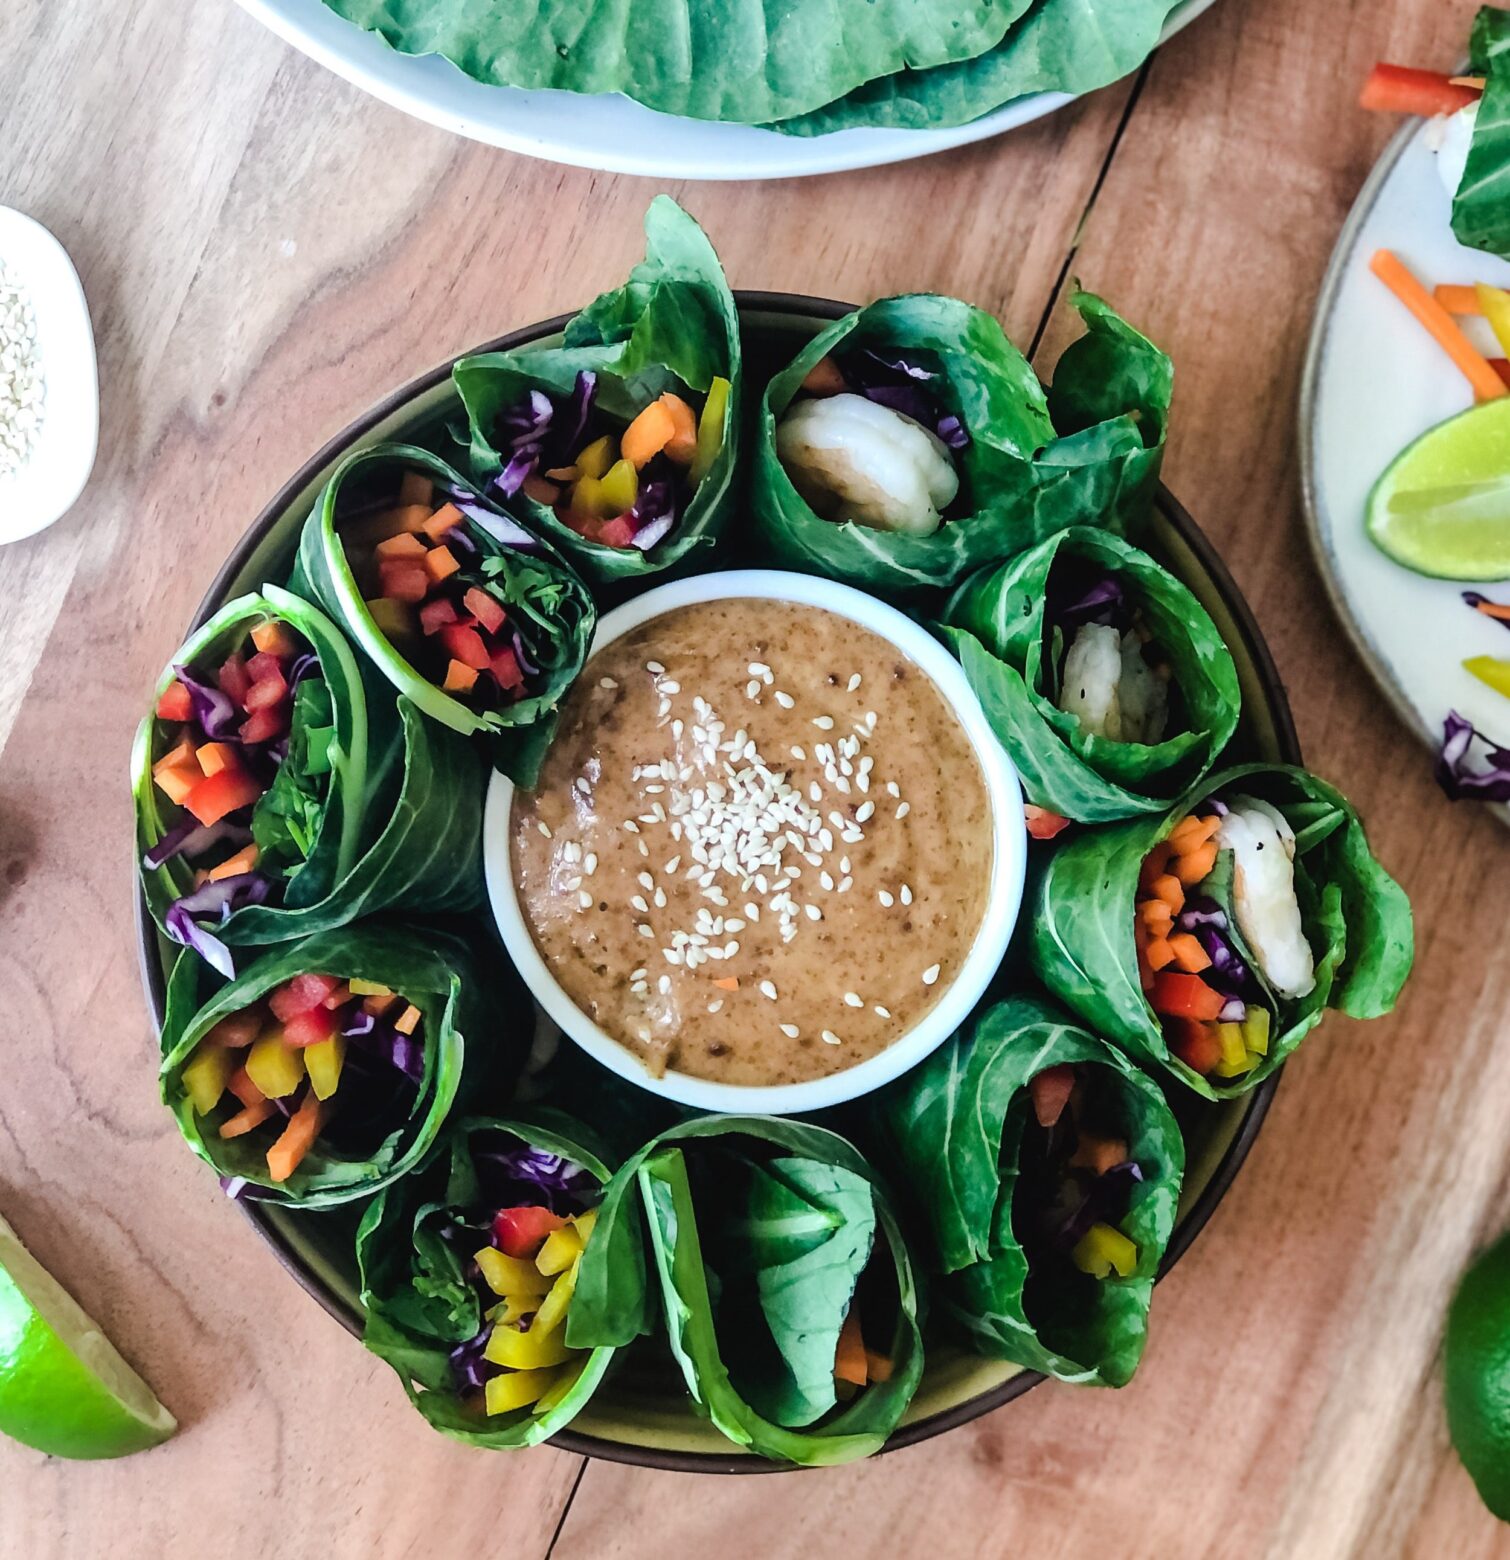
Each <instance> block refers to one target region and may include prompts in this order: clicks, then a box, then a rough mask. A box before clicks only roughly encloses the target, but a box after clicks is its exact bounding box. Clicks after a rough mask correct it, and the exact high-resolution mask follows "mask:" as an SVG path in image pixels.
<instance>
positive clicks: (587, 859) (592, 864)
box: [582, 850, 598, 877]
mask: <svg viewBox="0 0 1510 1560" xmlns="http://www.w3.org/2000/svg"><path fill="white" fill-rule="evenodd" d="M597 870H598V853H597V852H596V851H595V850H590V851H588V853H587V854H586V855H585V856H584V857H583V858H582V876H583V877H591V876H592V875H593V873H594V872H596V871H597Z"/></svg>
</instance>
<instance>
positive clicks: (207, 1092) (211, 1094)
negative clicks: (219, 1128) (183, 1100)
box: [179, 1045, 236, 1116]
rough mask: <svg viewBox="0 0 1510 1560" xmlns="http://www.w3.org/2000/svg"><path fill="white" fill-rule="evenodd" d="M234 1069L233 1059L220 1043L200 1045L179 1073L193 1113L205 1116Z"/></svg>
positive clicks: (216, 1103) (214, 1104)
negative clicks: (192, 1107)
mask: <svg viewBox="0 0 1510 1560" xmlns="http://www.w3.org/2000/svg"><path fill="white" fill-rule="evenodd" d="M235 1070H236V1059H235V1057H233V1056H232V1054H231V1053H230V1052H229V1051H227V1050H226V1049H225V1048H224V1047H223V1046H218V1045H201V1046H200V1047H199V1049H198V1050H197V1051H196V1052H195V1053H194V1055H193V1058H192V1059H191V1060H190V1061H189V1062H188V1063H187V1064H186V1065H185V1067H184V1070H183V1072H182V1073H181V1074H180V1075H179V1076H180V1077H181V1078H182V1079H183V1086H184V1089H185V1090H186V1091H187V1093H188V1096H189V1100H190V1102H191V1103H192V1104H193V1106H194V1110H195V1112H196V1114H198V1115H201V1116H208V1115H209V1114H210V1112H211V1111H212V1110H214V1109H215V1107H216V1106H217V1105H218V1104H219V1103H220V1096H221V1095H222V1094H224V1093H225V1089H226V1084H227V1083H229V1082H230V1078H231V1074H232V1073H233V1072H234V1071H235Z"/></svg>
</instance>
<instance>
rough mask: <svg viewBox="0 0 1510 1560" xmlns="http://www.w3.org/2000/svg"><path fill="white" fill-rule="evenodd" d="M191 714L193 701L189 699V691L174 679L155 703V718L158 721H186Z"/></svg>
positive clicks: (192, 712)
mask: <svg viewBox="0 0 1510 1560" xmlns="http://www.w3.org/2000/svg"><path fill="white" fill-rule="evenodd" d="M193 714H194V701H193V699H191V698H190V697H189V690H188V689H187V688H185V687H184V685H183V684H182V683H181V682H179V681H178V679H177V678H176V677H175V678H174V679H173V681H172V682H170V683H169V684H168V686H167V687H166V688H164V689H163V692H162V697H161V698H160V699H158V701H157V718H158V719H159V720H188V719H189V718H190V717H191V716H192V715H193Z"/></svg>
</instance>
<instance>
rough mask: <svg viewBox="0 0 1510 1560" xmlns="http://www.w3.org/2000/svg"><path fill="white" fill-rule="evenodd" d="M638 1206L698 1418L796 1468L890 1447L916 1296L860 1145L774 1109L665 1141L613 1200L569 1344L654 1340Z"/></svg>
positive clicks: (912, 1341) (914, 1380)
mask: <svg viewBox="0 0 1510 1560" xmlns="http://www.w3.org/2000/svg"><path fill="white" fill-rule="evenodd" d="M636 1200H638V1202H639V1204H640V1209H638V1210H637V1209H636V1207H635V1202H636ZM641 1210H642V1211H643V1217H644V1220H645V1223H646V1224H648V1228H649V1235H650V1244H651V1249H652V1251H653V1252H654V1255H655V1264H656V1269H657V1272H658V1275H659V1278H660V1294H661V1300H662V1305H663V1311H664V1315H665V1320H666V1327H667V1332H668V1335H669V1337H670V1340H671V1348H672V1352H673V1353H674V1354H675V1356H676V1360H677V1363H678V1364H679V1365H680V1366H681V1370H682V1375H683V1377H684V1378H685V1380H686V1383H687V1389H688V1391H689V1392H691V1394H692V1400H693V1403H694V1405H695V1406H696V1408H697V1409H698V1411H699V1412H700V1413H702V1414H705V1415H706V1416H707V1417H708V1418H709V1419H710V1420H712V1422H713V1423H714V1424H715V1425H716V1426H717V1427H718V1428H719V1429H720V1430H721V1431H722V1432H723V1433H724V1434H725V1435H726V1436H728V1437H729V1439H730V1440H731V1441H734V1442H735V1443H736V1444H738V1445H740V1446H743V1447H746V1448H748V1449H749V1450H750V1451H752V1452H755V1453H758V1454H759V1455H760V1456H762V1457H770V1458H775V1459H778V1460H780V1461H785V1462H792V1463H800V1464H803V1465H809V1466H817V1465H827V1464H833V1463H843V1462H851V1461H853V1460H854V1459H856V1458H859V1457H867V1456H869V1455H870V1454H871V1453H872V1452H877V1451H879V1450H880V1449H881V1448H882V1446H884V1445H885V1443H886V1439H887V1437H888V1436H889V1435H890V1434H891V1432H892V1431H893V1430H894V1429H895V1428H896V1426H897V1423H898V1421H899V1420H900V1419H901V1417H902V1414H903V1413H904V1412H905V1410H906V1408H907V1405H908V1403H909V1402H910V1401H911V1400H912V1395H913V1393H914V1392H915V1391H916V1390H917V1385H918V1382H919V1380H920V1379H921V1376H922V1372H923V1344H922V1334H921V1331H920V1329H919V1323H918V1305H919V1300H918V1293H917V1287H916V1283H915V1280H914V1278H913V1272H912V1262H911V1259H910V1257H909V1255H908V1252H907V1248H906V1246H905V1244H904V1243H903V1240H902V1236H901V1232H900V1230H899V1229H898V1226H897V1223H896V1219H895V1217H894V1216H893V1214H892V1211H891V1207H890V1204H889V1203H888V1201H887V1199H886V1196H885V1194H884V1193H883V1192H882V1190H881V1188H880V1187H879V1185H878V1184H877V1182H876V1180H875V1178H874V1175H873V1173H872V1171H871V1170H870V1167H869V1166H868V1165H867V1164H866V1162H865V1160H864V1159H863V1158H862V1157H861V1156H860V1154H859V1153H858V1152H857V1151H856V1150H855V1149H854V1148H853V1147H852V1146H851V1145H850V1144H849V1143H848V1142H846V1141H845V1140H844V1139H843V1138H841V1137H839V1136H838V1135H837V1134H835V1133H832V1132H829V1131H827V1130H825V1129H824V1128H821V1127H815V1126H811V1125H809V1124H807V1123H804V1122H799V1121H785V1120H781V1119H778V1118H773V1117H765V1116H706V1117H701V1118H698V1119H695V1120H692V1121H688V1122H685V1123H683V1124H681V1125H680V1126H677V1127H673V1128H671V1129H670V1130H669V1131H666V1132H663V1133H661V1134H660V1135H659V1136H658V1137H656V1138H653V1139H652V1140H651V1141H650V1142H649V1143H648V1144H647V1145H646V1146H645V1147H644V1148H642V1149H641V1150H640V1151H639V1152H638V1153H637V1154H635V1155H634V1156H633V1157H632V1158H631V1159H630V1160H629V1161H628V1162H627V1163H626V1164H625V1165H624V1166H623V1167H622V1168H621V1169H620V1170H619V1171H618V1172H617V1173H616V1175H615V1176H614V1179H613V1181H612V1183H611V1184H610V1186H609V1189H608V1192H607V1194H606V1195H605V1197H604V1202H603V1207H602V1211H601V1212H600V1214H599V1219H598V1226H597V1232H596V1234H597V1239H596V1240H595V1242H594V1243H593V1245H591V1246H589V1248H588V1250H587V1252H586V1254H585V1256H584V1259H583V1266H582V1272H581V1277H580V1280H579V1285H578V1296H579V1309H578V1310H577V1311H576V1312H575V1313H574V1314H573V1316H572V1318H571V1319H570V1323H569V1326H568V1332H567V1339H568V1342H570V1343H573V1344H591V1343H627V1342H628V1341H629V1340H630V1339H631V1338H633V1337H634V1336H635V1335H636V1334H637V1333H639V1332H644V1331H648V1330H649V1325H650V1316H651V1305H650V1297H649V1295H648V1293H647V1292H646V1281H645V1277H644V1268H643V1257H642V1254H641V1246H642V1244H643V1235H642V1233H641V1228H642V1226H641V1219H640V1217H639V1216H638V1215H639V1212H640V1211H641Z"/></svg>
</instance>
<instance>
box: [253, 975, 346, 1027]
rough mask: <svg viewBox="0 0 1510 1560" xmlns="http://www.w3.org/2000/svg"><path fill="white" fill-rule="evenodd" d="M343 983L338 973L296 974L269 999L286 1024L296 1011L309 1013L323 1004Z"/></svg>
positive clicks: (268, 1003)
mask: <svg viewBox="0 0 1510 1560" xmlns="http://www.w3.org/2000/svg"><path fill="white" fill-rule="evenodd" d="M340 985H341V979H340V977H339V976H337V975H313V974H310V975H295V976H294V978H293V979H292V980H290V981H286V982H285V983H284V984H283V985H281V986H279V988H278V989H277V990H276V991H275V992H274V993H273V994H272V996H270V997H269V998H268V999H267V1005H268V1006H269V1007H270V1008H271V1009H272V1010H273V1014H274V1016H275V1017H276V1018H277V1020H278V1022H279V1023H280V1024H286V1023H287V1022H288V1021H289V1019H291V1018H292V1017H293V1016H294V1014H295V1013H307V1012H309V1010H310V1009H311V1008H317V1007H320V1006H322V1005H323V1003H324V1001H325V999H326V998H327V997H328V996H329V995H330V994H331V992H333V991H335V990H336V989H337V988H338V987H339V986H340Z"/></svg>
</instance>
